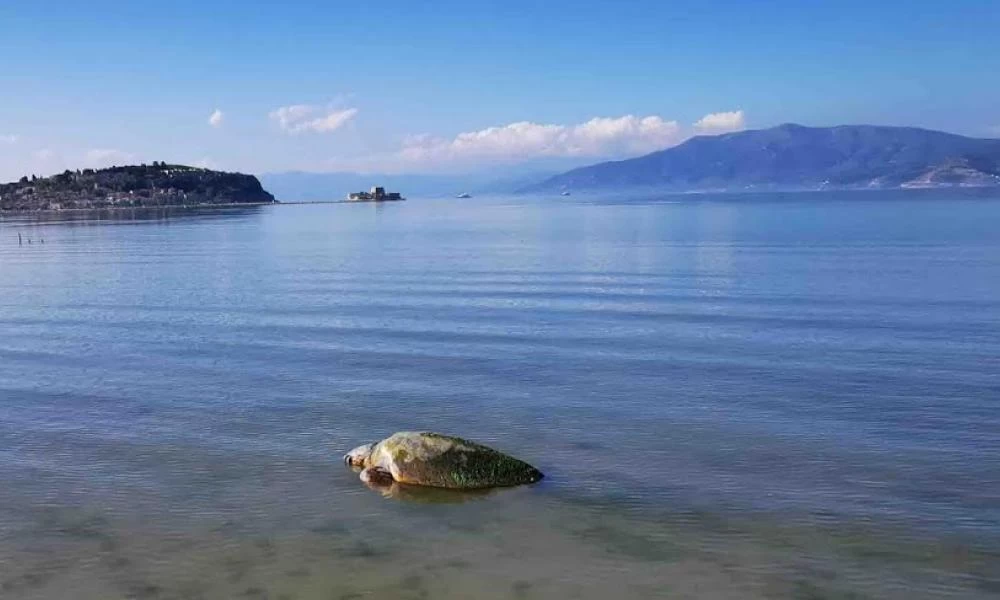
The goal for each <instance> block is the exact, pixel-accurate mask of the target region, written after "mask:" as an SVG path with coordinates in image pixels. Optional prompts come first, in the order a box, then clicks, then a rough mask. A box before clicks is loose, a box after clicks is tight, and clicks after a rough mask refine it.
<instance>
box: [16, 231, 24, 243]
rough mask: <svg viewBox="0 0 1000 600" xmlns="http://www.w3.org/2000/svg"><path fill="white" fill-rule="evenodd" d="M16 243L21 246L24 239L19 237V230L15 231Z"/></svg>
mask: <svg viewBox="0 0 1000 600" xmlns="http://www.w3.org/2000/svg"><path fill="white" fill-rule="evenodd" d="M17 245H18V246H23V245H24V240H22V239H21V232H20V231H18V232H17Z"/></svg>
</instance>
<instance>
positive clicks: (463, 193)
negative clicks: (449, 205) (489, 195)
mask: <svg viewBox="0 0 1000 600" xmlns="http://www.w3.org/2000/svg"><path fill="white" fill-rule="evenodd" d="M455 197H456V198H471V197H472V194H470V193H468V192H462V193H461V194H459V195H457V196H455Z"/></svg>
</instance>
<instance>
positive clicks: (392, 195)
mask: <svg viewBox="0 0 1000 600" xmlns="http://www.w3.org/2000/svg"><path fill="white" fill-rule="evenodd" d="M405 199H406V198H403V196H402V195H400V193H399V192H386V191H385V188H384V187H377V186H374V187H372V189H371V191H369V192H351V193H350V194H348V195H347V200H348V201H349V202H389V201H393V200H405Z"/></svg>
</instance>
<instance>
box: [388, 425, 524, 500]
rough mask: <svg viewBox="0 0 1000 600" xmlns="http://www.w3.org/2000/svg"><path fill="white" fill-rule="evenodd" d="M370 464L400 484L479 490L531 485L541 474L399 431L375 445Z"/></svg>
mask: <svg viewBox="0 0 1000 600" xmlns="http://www.w3.org/2000/svg"><path fill="white" fill-rule="evenodd" d="M371 464H373V465H375V466H380V467H382V468H384V469H387V470H389V471H390V472H391V473H392V476H393V478H394V479H395V480H396V481H398V482H400V483H407V484H411V485H425V486H431V487H440V488H453V489H482V488H491V487H505V486H512V485H522V484H526V483H535V482H536V481H538V480H540V479H541V478H542V477H543V475H542V473H541V472H540V471H539V470H538V469H536V468H535V467H532V466H531V465H529V464H528V463H526V462H523V461H520V460H518V459H516V458H513V457H511V456H508V455H506V454H504V453H503V452H498V451H497V450H494V449H493V448H489V447H487V446H483V445H482V444H477V443H475V442H470V441H469V440H464V439H462V438H457V437H452V436H447V435H441V434H439V433H427V432H411V431H403V432H400V433H396V434H393V435H392V436H390V437H388V438H386V439H384V440H382V441H381V442H379V443H378V444H377V445H376V446H375V448H374V449H373V450H372V455H371Z"/></svg>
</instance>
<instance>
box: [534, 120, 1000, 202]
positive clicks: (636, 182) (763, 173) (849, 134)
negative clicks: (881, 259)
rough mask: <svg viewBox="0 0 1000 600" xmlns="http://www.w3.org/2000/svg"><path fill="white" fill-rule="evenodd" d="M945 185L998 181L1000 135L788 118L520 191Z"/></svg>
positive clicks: (589, 169)
mask: <svg viewBox="0 0 1000 600" xmlns="http://www.w3.org/2000/svg"><path fill="white" fill-rule="evenodd" d="M949 185H966V186H997V185H1000V140H995V139H977V138H969V137H964V136H960V135H955V134H951V133H944V132H940V131H931V130H927V129H919V128H913V127H884V126H874V125H842V126H837V127H804V126H801V125H794V124H786V125H780V126H778V127H773V128H770V129H761V130H751V131H741V132H737V133H729V134H724V135H719V136H698V137H694V138H691V139H690V140H688V141H686V142H684V143H682V144H680V145H678V146H675V147H673V148H668V149H666V150H660V151H657V152H653V153H651V154H647V155H645V156H640V157H638V158H633V159H628V160H622V161H613V162H604V163H599V164H596V165H592V166H589V167H581V168H578V169H573V170H571V171H567V172H566V173H563V174H561V175H556V176H555V177H551V178H549V179H546V180H545V181H542V182H541V183H538V184H535V185H531V186H527V187H525V188H522V190H521V191H527V192H552V191H559V190H587V189H602V188H616V187H640V186H642V187H661V188H669V189H676V190H700V189H705V190H708V189H729V190H737V189H748V188H749V189H754V188H762V189H767V188H783V189H796V188H797V189H824V188H852V187H855V188H862V187H863V188H895V187H904V188H905V187H936V186H949Z"/></svg>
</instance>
